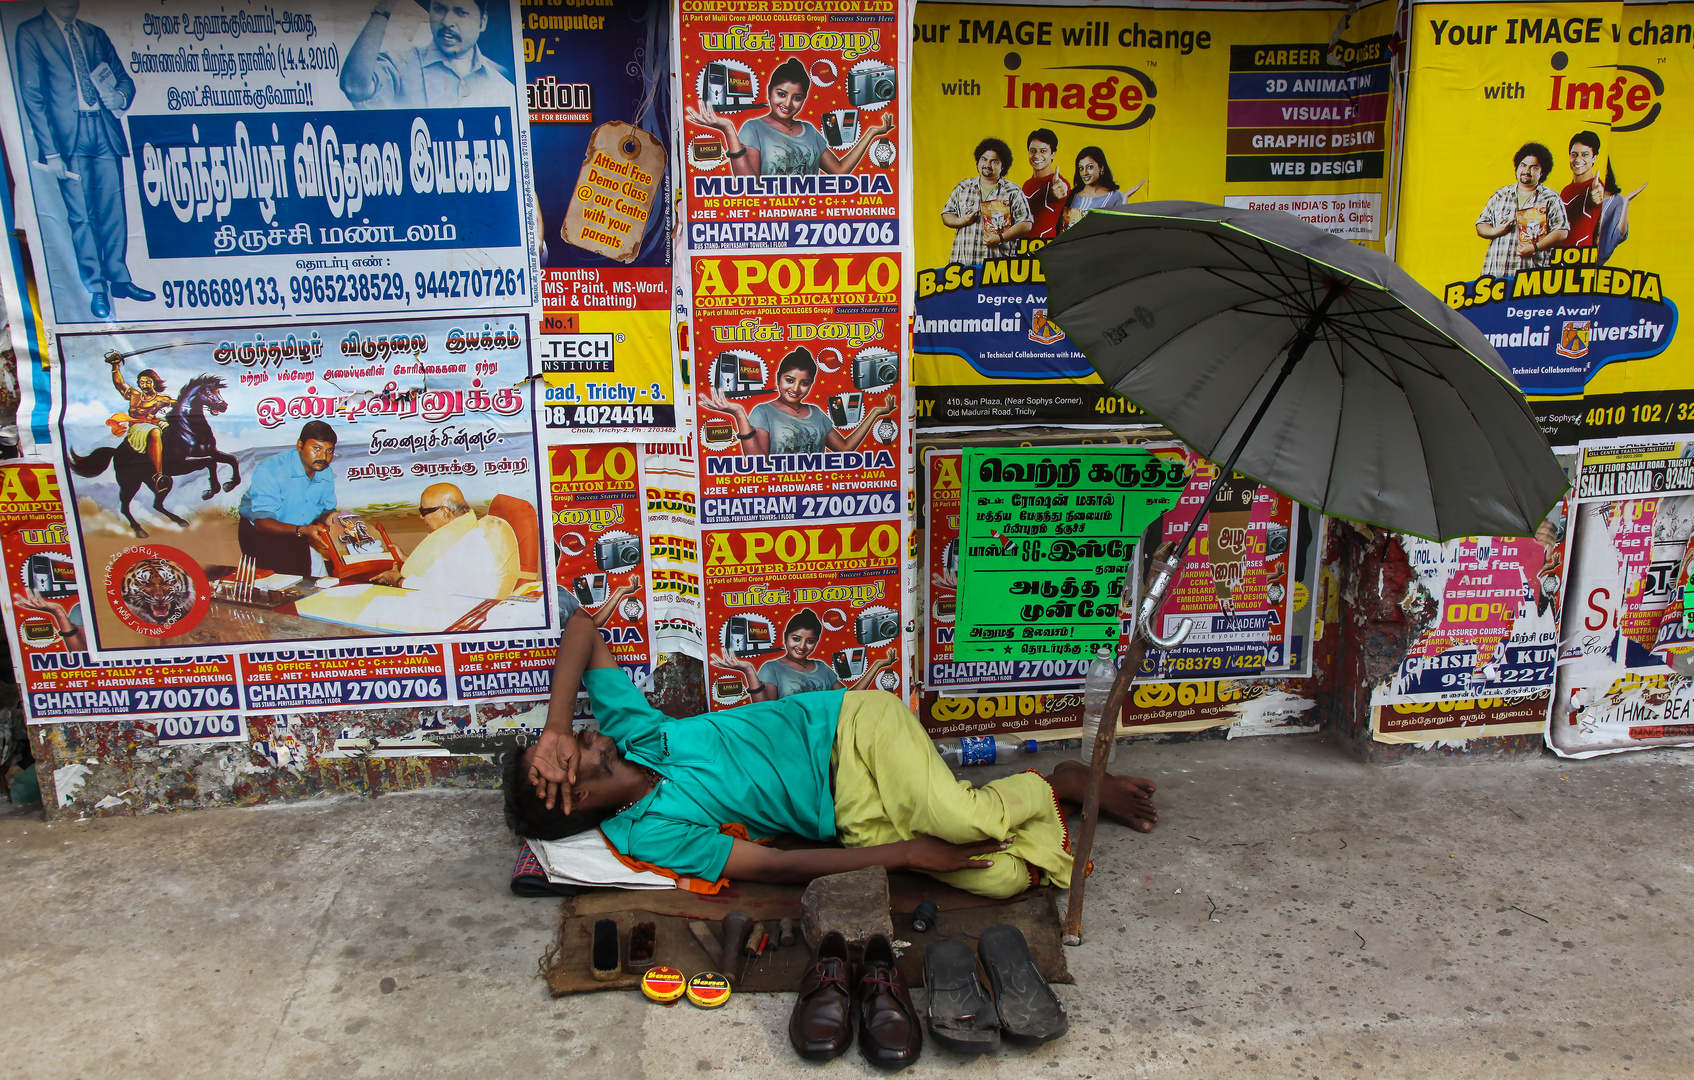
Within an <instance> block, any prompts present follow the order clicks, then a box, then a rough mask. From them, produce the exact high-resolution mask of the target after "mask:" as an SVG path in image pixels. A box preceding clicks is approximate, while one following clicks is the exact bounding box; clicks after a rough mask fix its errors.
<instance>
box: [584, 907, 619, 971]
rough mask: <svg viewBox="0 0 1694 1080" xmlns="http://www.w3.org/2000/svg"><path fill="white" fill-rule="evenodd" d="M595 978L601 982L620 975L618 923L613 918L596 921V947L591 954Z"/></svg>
mask: <svg viewBox="0 0 1694 1080" xmlns="http://www.w3.org/2000/svg"><path fill="white" fill-rule="evenodd" d="M589 965H590V966H591V967H592V968H593V974H594V978H595V979H597V980H598V981H600V982H605V981H607V980H608V979H615V978H617V977H618V924H617V923H616V922H615V921H613V920H611V919H599V920H597V921H596V922H595V923H594V948H593V950H592V951H591V952H590V955H589Z"/></svg>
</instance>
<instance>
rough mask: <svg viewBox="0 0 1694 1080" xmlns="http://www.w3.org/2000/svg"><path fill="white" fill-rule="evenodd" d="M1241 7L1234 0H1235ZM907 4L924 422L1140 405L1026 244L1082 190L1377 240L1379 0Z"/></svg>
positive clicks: (1048, 415) (1050, 416) (1384, 122)
mask: <svg viewBox="0 0 1694 1080" xmlns="http://www.w3.org/2000/svg"><path fill="white" fill-rule="evenodd" d="M1243 7H1245V5H1243ZM1337 14H1338V13H1337V9H1336V8H1335V7H1334V6H1333V5H1322V6H1320V5H1311V6H1310V7H1304V6H1302V5H1278V7H1277V9H1276V10H1275V11H1256V10H1223V9H1219V8H1215V7H1214V8H1207V9H1204V10H1200V9H1183V8H1172V7H1137V6H1133V5H1130V6H1113V7H1096V6H1092V5H1091V6H1088V7H1065V6H1058V5H1042V6H1016V5H999V4H989V5H980V4H929V3H925V4H919V5H917V7H916V8H915V9H914V15H913V19H914V27H913V35H914V36H913V42H912V56H913V60H912V92H913V95H914V96H915V97H916V98H917V99H918V100H921V101H922V102H924V109H923V110H922V113H921V120H922V123H923V125H924V126H923V130H922V131H921V133H920V134H921V136H922V137H921V138H920V139H919V140H918V147H919V150H918V157H917V160H916V161H915V162H914V164H913V177H914V194H913V214H912V215H911V219H912V221H913V222H914V228H913V232H914V234H915V243H916V253H917V268H918V269H917V277H916V282H915V286H916V298H917V299H916V304H917V307H916V314H917V321H916V323H915V331H916V333H915V352H914V358H913V359H914V365H915V370H914V381H915V382H916V384H917V386H918V409H919V412H918V422H919V423H920V424H923V425H929V426H950V425H974V426H980V425H984V424H996V423H1003V422H1006V421H1013V422H1022V423H1032V422H1041V421H1063V422H1067V423H1082V424H1099V425H1111V424H1122V423H1123V422H1125V421H1129V422H1135V421H1138V420H1139V421H1145V420H1146V419H1147V417H1145V416H1143V415H1141V414H1140V413H1139V412H1138V411H1137V410H1136V409H1135V408H1134V406H1133V405H1131V404H1130V403H1129V402H1128V401H1126V400H1125V399H1123V398H1120V397H1117V396H1115V395H1111V394H1108V393H1107V392H1106V391H1105V388H1104V387H1103V386H1102V385H1101V384H1100V382H1099V377H1098V376H1097V375H1095V374H1094V371H1093V367H1092V366H1091V365H1090V364H1089V362H1088V359H1087V358H1086V357H1085V356H1084V355H1083V354H1082V352H1081V351H1080V350H1079V349H1077V348H1076V347H1075V345H1074V344H1072V343H1071V342H1070V340H1069V339H1067V338H1066V337H1065V335H1064V333H1063V332H1062V331H1060V330H1059V329H1058V328H1057V327H1056V326H1054V325H1053V324H1052V323H1050V322H1048V321H1047V318H1046V311H1047V307H1046V299H1047V291H1046V287H1045V283H1044V280H1043V278H1042V276H1041V266H1040V264H1039V262H1037V261H1036V260H1035V259H1034V257H1033V255H1034V253H1035V251H1036V250H1038V249H1039V247H1040V246H1041V245H1042V244H1043V243H1044V242H1046V241H1047V240H1049V239H1052V238H1053V237H1054V236H1057V235H1058V234H1059V233H1060V232H1062V231H1063V230H1064V229H1066V228H1068V227H1069V226H1070V225H1071V224H1073V223H1074V222H1075V221H1076V220H1077V219H1079V218H1080V216H1081V215H1082V214H1084V213H1086V212H1087V211H1089V210H1091V209H1104V210H1111V209H1114V208H1118V207H1122V206H1124V205H1126V204H1131V203H1134V202H1141V201H1146V200H1149V199H1197V200H1201V201H1204V202H1214V203H1224V204H1227V205H1230V206H1241V207H1252V208H1263V209H1280V210H1285V211H1288V212H1290V213H1294V214H1297V215H1299V216H1301V217H1303V218H1305V219H1306V220H1308V221H1311V222H1313V223H1314V224H1317V225H1319V226H1320V227H1322V228H1324V229H1326V230H1328V231H1330V232H1333V233H1335V234H1337V235H1340V236H1345V237H1347V238H1349V239H1353V240H1358V241H1360V242H1365V243H1379V242H1381V241H1382V240H1383V239H1384V235H1385V233H1384V222H1383V215H1384V213H1385V212H1386V208H1387V199H1386V193H1387V190H1388V181H1387V179H1386V177H1387V175H1388V174H1387V160H1388V149H1389V147H1388V142H1389V135H1388V120H1389V100H1390V95H1389V52H1388V37H1389V34H1390V33H1391V32H1392V29H1393V18H1394V5H1392V4H1389V3H1375V4H1367V5H1364V6H1362V7H1361V8H1360V10H1358V11H1357V12H1354V13H1353V14H1352V16H1351V24H1350V25H1349V27H1348V28H1347V30H1346V32H1345V34H1344V35H1343V37H1342V38H1341V39H1340V41H1339V43H1338V44H1339V48H1338V49H1337V51H1336V53H1335V54H1334V55H1335V58H1336V59H1337V60H1339V61H1340V62H1339V63H1338V64H1334V63H1331V62H1330V55H1331V53H1330V47H1329V46H1330V38H1331V35H1332V33H1333V32H1334V31H1335V29H1336V20H1337Z"/></svg>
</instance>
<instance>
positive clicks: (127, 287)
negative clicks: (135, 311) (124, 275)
mask: <svg viewBox="0 0 1694 1080" xmlns="http://www.w3.org/2000/svg"><path fill="white" fill-rule="evenodd" d="M110 291H111V293H112V295H113V296H121V297H123V298H124V299H125V300H139V301H141V302H142V303H143V304H145V303H147V302H148V301H149V300H157V299H158V298H159V294H158V293H150V292H148V291H147V290H146V289H143V288H141V287H140V286H139V285H137V284H136V283H135V282H133V281H114V282H112V286H111V290H110Z"/></svg>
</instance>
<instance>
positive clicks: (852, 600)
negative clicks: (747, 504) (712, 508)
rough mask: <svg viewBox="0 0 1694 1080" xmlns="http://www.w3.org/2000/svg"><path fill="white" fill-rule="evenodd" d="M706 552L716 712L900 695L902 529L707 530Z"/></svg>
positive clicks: (864, 525) (711, 699)
mask: <svg viewBox="0 0 1694 1080" xmlns="http://www.w3.org/2000/svg"><path fill="white" fill-rule="evenodd" d="M701 545H702V548H703V550H702V553H701V561H702V564H703V566H704V573H705V576H706V637H707V642H706V643H707V649H708V670H707V686H706V692H707V698H708V704H709V706H710V707H711V708H713V709H724V708H729V707H731V706H734V705H740V704H744V703H745V702H747V701H770V700H775V699H777V698H783V697H787V696H788V695H789V694H800V693H805V692H807V691H813V690H832V689H835V688H837V687H843V686H845V687H847V688H848V689H852V690H872V689H877V690H887V691H888V692H890V693H892V694H895V695H900V694H902V687H903V686H904V682H905V680H904V678H903V677H902V661H901V655H900V654H901V646H900V639H901V633H902V622H901V618H900V560H901V558H902V548H903V545H902V543H901V538H900V524H899V522H897V521H853V522H846V523H842V524H834V525H821V526H820V525H806V526H800V525H795V526H791V527H770V528H744V529H734V530H713V529H707V530H705V531H704V532H703V533H702V534H701Z"/></svg>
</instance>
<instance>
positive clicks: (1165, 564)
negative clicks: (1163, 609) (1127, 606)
mask: <svg viewBox="0 0 1694 1080" xmlns="http://www.w3.org/2000/svg"><path fill="white" fill-rule="evenodd" d="M1153 565H1154V567H1155V569H1156V570H1157V571H1158V573H1157V575H1156V576H1155V577H1154V578H1153V580H1152V582H1151V583H1150V584H1149V585H1148V586H1147V595H1146V596H1144V597H1143V598H1142V600H1141V613H1140V615H1139V616H1137V618H1136V620H1135V623H1136V628H1137V629H1138V630H1139V631H1140V633H1141V639H1142V640H1143V641H1145V642H1147V643H1148V644H1150V645H1154V646H1156V647H1158V648H1160V649H1166V650H1169V649H1174V648H1176V647H1177V646H1179V645H1181V644H1182V643H1183V642H1184V641H1187V640H1188V635H1189V634H1190V633H1192V632H1193V630H1194V620H1193V619H1183V620H1182V623H1181V624H1180V625H1178V626H1177V628H1176V632H1175V633H1173V634H1171V635H1170V636H1169V637H1160V636H1159V635H1158V634H1155V633H1154V632H1153V617H1154V616H1155V615H1157V614H1158V613H1159V607H1160V606H1161V605H1162V604H1163V603H1164V602H1165V592H1166V591H1167V590H1168V589H1169V588H1170V585H1171V582H1172V581H1175V580H1176V572H1177V571H1178V570H1180V569H1182V557H1181V556H1180V555H1178V556H1172V557H1171V558H1169V559H1164V560H1161V561H1159V562H1156V563H1154V564H1153Z"/></svg>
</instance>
